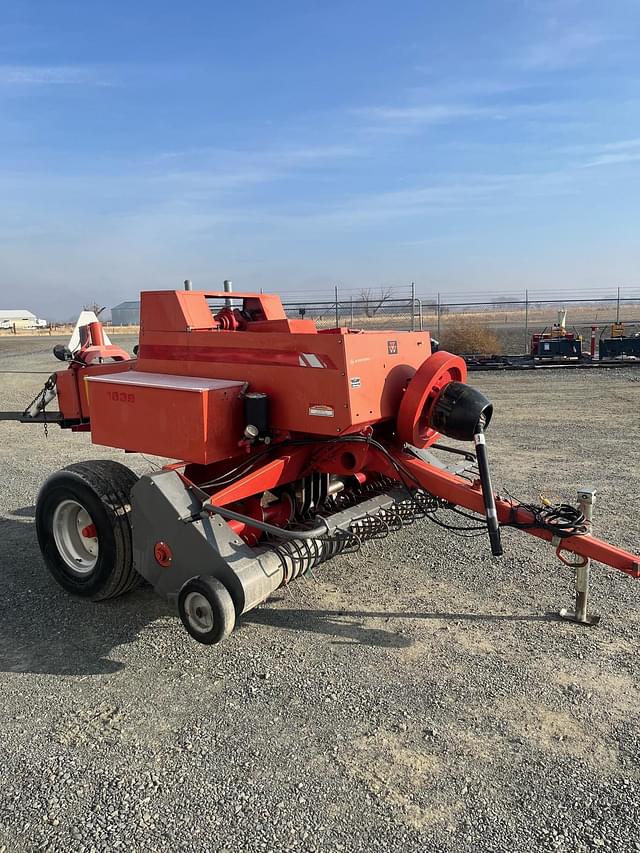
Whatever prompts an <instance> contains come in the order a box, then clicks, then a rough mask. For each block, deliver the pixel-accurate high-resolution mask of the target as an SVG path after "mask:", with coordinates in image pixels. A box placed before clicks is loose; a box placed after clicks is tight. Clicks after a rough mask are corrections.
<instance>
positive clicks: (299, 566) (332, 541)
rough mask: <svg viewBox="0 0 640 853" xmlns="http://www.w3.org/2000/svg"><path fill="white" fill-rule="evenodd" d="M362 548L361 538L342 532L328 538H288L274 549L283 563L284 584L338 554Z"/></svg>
mask: <svg viewBox="0 0 640 853" xmlns="http://www.w3.org/2000/svg"><path fill="white" fill-rule="evenodd" d="M359 549H360V539H359V537H358V536H356V535H353V534H352V533H340V534H338V535H336V536H332V537H330V538H329V537H328V538H326V539H288V540H287V541H285V542H281V543H279V544H278V545H277V546H276V547H275V548H274V551H275V553H276V554H277V555H278V557H279V558H280V562H281V564H282V586H285V585H286V584H288V583H290V582H291V581H292V580H295V578H298V577H300V576H301V575H304V574H306V572H308V571H310V570H311V569H314V568H315V567H316V566H319V565H320V563H324V562H325V560H330V559H331V558H332V557H335V556H337V555H338V554H350V553H354V552H355V551H358V550H359Z"/></svg>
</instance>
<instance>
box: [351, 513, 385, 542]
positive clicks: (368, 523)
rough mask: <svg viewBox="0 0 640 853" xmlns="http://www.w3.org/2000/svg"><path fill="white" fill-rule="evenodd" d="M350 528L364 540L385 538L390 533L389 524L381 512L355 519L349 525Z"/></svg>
mask: <svg viewBox="0 0 640 853" xmlns="http://www.w3.org/2000/svg"><path fill="white" fill-rule="evenodd" d="M349 530H350V531H351V532H352V533H353V534H354V535H355V536H357V537H358V539H360V540H362V541H366V540H367V539H384V538H385V537H386V536H388V535H389V525H388V524H387V522H386V521H385V519H384V518H382V517H381V515H380V514H379V513H376V515H370V514H367V515H363V516H361V517H360V518H356V519H354V520H353V521H352V522H351V524H350V525H349Z"/></svg>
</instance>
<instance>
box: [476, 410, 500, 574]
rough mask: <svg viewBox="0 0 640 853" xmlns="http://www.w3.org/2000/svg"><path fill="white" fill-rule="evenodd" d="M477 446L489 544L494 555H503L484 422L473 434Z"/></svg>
mask: <svg viewBox="0 0 640 853" xmlns="http://www.w3.org/2000/svg"><path fill="white" fill-rule="evenodd" d="M473 442H474V444H475V446H476V458H477V463H478V473H479V474H480V484H481V485H482V497H483V498H484V514H485V516H486V519H487V530H488V532H489V544H490V545H491V553H492V554H493V556H494V557H501V556H502V553H503V552H502V542H501V540H500V527H499V525H498V512H497V510H496V500H495V496H494V494H493V487H492V485H491V474H490V473H489V459H488V457H487V445H486V442H485V437H484V431H483V428H482V424H478V432H477V433H476V434H475V435H474V436H473Z"/></svg>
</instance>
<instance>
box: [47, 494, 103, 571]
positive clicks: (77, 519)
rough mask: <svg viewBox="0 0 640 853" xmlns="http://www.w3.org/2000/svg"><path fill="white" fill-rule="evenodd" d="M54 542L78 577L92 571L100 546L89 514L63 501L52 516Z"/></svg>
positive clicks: (72, 503) (78, 504)
mask: <svg viewBox="0 0 640 853" xmlns="http://www.w3.org/2000/svg"><path fill="white" fill-rule="evenodd" d="M52 526H53V538H54V541H55V543H56V548H57V549H58V553H59V554H60V556H61V557H62V559H63V560H64V562H65V563H66V565H67V567H68V568H69V569H71V571H72V572H75V573H76V574H79V575H86V574H88V573H89V572H91V571H93V569H94V568H95V566H96V563H97V562H98V556H99V553H100V546H99V544H98V537H97V535H96V527H95V524H94V523H93V519H92V518H91V516H90V515H89V513H88V512H87V510H86V509H85V508H84V507H83V506H82V504H80V503H78V501H74V500H65V501H61V502H60V503H59V504H58V506H57V507H56V508H55V511H54V513H53V525H52Z"/></svg>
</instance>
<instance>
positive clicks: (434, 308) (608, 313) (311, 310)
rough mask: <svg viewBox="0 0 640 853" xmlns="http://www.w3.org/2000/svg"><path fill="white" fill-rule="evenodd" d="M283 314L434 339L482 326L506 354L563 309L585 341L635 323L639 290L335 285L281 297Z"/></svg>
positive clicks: (524, 345) (518, 349)
mask: <svg viewBox="0 0 640 853" xmlns="http://www.w3.org/2000/svg"><path fill="white" fill-rule="evenodd" d="M284 307H285V310H286V312H287V316H288V317H290V318H292V319H294V318H296V319H299V318H304V319H307V320H313V321H314V322H315V323H316V325H317V326H318V328H320V329H327V328H332V327H333V328H335V327H336V326H348V327H350V328H355V329H366V330H376V329H378V330H383V329H393V330H398V331H401V330H415V331H422V330H424V331H429V332H430V333H431V335H432V336H433V337H434V338H436V339H437V340H439V341H444V342H445V343H446V339H447V337H448V336H449V335H450V334H453V333H458V332H459V331H460V330H461V329H463V328H465V327H467V328H474V329H482V330H485V331H486V332H489V333H491V337H492V338H493V339H495V341H496V345H495V346H496V352H502V353H509V354H512V355H516V354H522V353H526V352H528V351H529V344H530V338H531V335H532V334H533V333H534V332H542V331H544V330H545V329H547V330H548V329H550V328H551V327H552V326H553V324H554V323H557V322H558V315H559V312H564V311H565V310H566V328H567V329H568V330H569V331H575V332H576V333H577V334H579V335H582V337H583V338H584V339H585V340H588V339H589V337H590V335H591V328H592V326H596V327H597V334H600V332H601V331H602V330H603V329H606V327H608V326H610V325H611V324H612V323H615V322H623V323H628V324H633V325H635V324H639V325H640V294H639V295H638V296H631V297H629V296H625V297H622V296H621V295H620V293H619V292H618V293H616V295H613V296H611V297H603V298H598V299H573V298H570V299H553V298H550V299H549V298H540V297H536V296H533V295H530V294H529V293H528V292H524V293H523V298H521V299H516V298H513V299H512V298H502V297H499V298H497V299H495V300H494V301H483V302H480V301H478V302H475V301H469V302H467V301H458V300H450V301H446V300H444V299H443V298H442V296H441V295H440V294H438V295H437V296H436V297H435V298H425V297H417V296H415V295H413V294H412V295H411V296H410V297H409V298H393V297H391V296H388V295H386V293H385V292H383V291H381V292H380V293H379V294H378V295H377V296H376V295H375V293H372V295H371V296H366V297H365V298H362V297H353V296H347V297H346V298H345V297H341V295H340V293H339V291H338V290H337V289H336V293H335V298H334V299H333V300H320V301H311V300H304V301H303V300H296V301H287V302H285V305H284Z"/></svg>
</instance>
